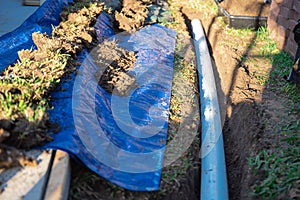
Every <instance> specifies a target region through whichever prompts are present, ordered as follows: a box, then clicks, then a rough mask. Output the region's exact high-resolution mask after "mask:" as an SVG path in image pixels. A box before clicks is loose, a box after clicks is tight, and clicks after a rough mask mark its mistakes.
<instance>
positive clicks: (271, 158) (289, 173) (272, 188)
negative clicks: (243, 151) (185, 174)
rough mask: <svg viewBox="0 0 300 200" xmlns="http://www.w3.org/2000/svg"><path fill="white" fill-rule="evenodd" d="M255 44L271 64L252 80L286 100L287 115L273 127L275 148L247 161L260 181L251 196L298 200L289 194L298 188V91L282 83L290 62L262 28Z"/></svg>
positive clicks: (299, 178) (261, 152)
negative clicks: (277, 137) (269, 69)
mask: <svg viewBox="0 0 300 200" xmlns="http://www.w3.org/2000/svg"><path fill="white" fill-rule="evenodd" d="M256 44H259V45H261V49H260V52H259V53H260V56H262V57H264V58H265V59H268V61H269V62H270V63H272V70H271V71H270V72H269V73H261V74H260V75H257V76H255V78H256V79H257V81H258V82H259V83H260V84H263V85H265V86H266V87H267V88H269V89H270V90H271V91H273V92H274V93H275V94H277V95H278V96H279V98H286V99H287V101H288V103H287V105H286V109H287V110H286V112H287V113H288V115H287V118H285V119H282V122H281V123H280V124H278V125H277V126H278V127H279V133H278V134H279V138H280V139H279V141H278V144H277V145H276V146H277V148H276V149H274V148H270V149H269V148H264V149H263V150H261V151H260V152H259V153H258V154H257V155H255V156H252V157H249V158H248V162H249V165H250V166H251V167H252V169H253V171H254V172H255V173H257V174H259V175H260V177H261V179H260V180H257V181H256V183H255V185H254V187H253V191H252V195H254V196H256V197H259V198H263V199H278V198H279V197H280V196H281V197H284V198H286V199H292V198H293V197H294V198H296V199H300V198H299V195H298V196H293V195H292V194H291V191H294V190H296V189H299V188H300V136H299V133H300V123H299V121H298V120H297V119H295V115H296V116H297V115H298V113H299V111H298V110H297V109H295V107H296V106H297V104H298V103H299V101H300V88H299V85H296V84H294V83H289V82H287V81H286V80H285V79H284V77H286V76H287V75H288V74H289V71H290V70H291V67H292V65H293V60H292V57H291V56H290V55H289V54H288V53H287V52H284V51H279V50H278V49H277V46H276V43H275V42H274V41H273V40H271V39H270V37H269V33H268V31H267V30H266V28H265V27H262V28H260V29H258V31H257V38H256ZM292 114H294V115H292ZM296 118H297V117H296Z"/></svg>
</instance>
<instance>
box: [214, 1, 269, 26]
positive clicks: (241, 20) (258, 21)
mask: <svg viewBox="0 0 300 200" xmlns="http://www.w3.org/2000/svg"><path fill="white" fill-rule="evenodd" d="M215 2H216V4H217V6H218V9H219V15H221V16H225V17H226V20H225V21H226V23H228V25H229V27H232V28H238V29H242V28H253V29H258V28H259V27H261V26H266V25H267V20H268V18H267V17H261V16H242V15H231V14H229V13H228V12H227V11H226V10H225V9H224V8H222V7H221V6H220V5H219V3H218V1H217V0H215Z"/></svg>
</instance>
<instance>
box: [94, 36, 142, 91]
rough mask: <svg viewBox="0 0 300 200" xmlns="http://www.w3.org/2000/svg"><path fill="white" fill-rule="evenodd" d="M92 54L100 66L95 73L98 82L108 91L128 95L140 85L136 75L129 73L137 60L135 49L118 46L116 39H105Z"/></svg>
mask: <svg viewBox="0 0 300 200" xmlns="http://www.w3.org/2000/svg"><path fill="white" fill-rule="evenodd" d="M90 55H91V57H92V58H93V61H94V63H95V64H96V65H97V67H98V70H97V72H96V74H95V77H96V79H97V80H98V84H99V85H100V86H101V87H102V88H103V89H105V90H106V91H107V92H109V93H113V94H115V95H119V96H127V95H128V94H129V92H130V91H131V90H132V89H134V88H137V87H138V85H137V84H136V80H135V77H134V76H133V75H130V74H129V73H128V71H129V70H131V69H133V67H134V63H135V61H136V56H135V54H134V52H133V51H130V52H128V51H126V50H124V49H122V48H120V47H118V46H117V43H116V42H115V41H104V42H102V43H101V44H99V45H98V46H96V47H95V48H94V50H93V51H92V52H91V53H90Z"/></svg>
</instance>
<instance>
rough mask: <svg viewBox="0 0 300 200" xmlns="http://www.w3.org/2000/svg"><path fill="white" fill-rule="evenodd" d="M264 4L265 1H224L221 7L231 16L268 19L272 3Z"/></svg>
mask: <svg viewBox="0 0 300 200" xmlns="http://www.w3.org/2000/svg"><path fill="white" fill-rule="evenodd" d="M264 2H265V0H249V1H243V0H224V1H222V2H221V3H220V4H219V5H220V6H221V7H223V8H224V9H225V10H226V11H227V12H228V13H229V14H231V15H242V16H264V17H267V16H268V15H269V11H270V3H264Z"/></svg>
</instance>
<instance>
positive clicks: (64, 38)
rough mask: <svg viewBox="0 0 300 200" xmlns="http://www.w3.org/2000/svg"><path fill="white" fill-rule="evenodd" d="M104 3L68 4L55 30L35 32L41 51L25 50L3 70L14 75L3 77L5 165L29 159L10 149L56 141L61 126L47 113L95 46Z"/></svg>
mask: <svg viewBox="0 0 300 200" xmlns="http://www.w3.org/2000/svg"><path fill="white" fill-rule="evenodd" d="M92 4H93V6H91V5H92ZM103 6H104V5H103V3H100V2H98V1H92V0H91V1H88V0H85V1H75V2H74V3H72V4H71V5H70V7H68V8H64V10H63V12H62V13H61V16H62V22H61V23H60V24H59V25H58V26H57V27H55V29H54V30H53V32H52V34H51V35H47V34H42V33H33V34H32V39H33V42H34V44H35V45H36V47H37V49H36V50H21V51H19V52H18V55H19V61H18V62H17V63H16V64H15V65H14V66H8V67H7V68H6V69H5V70H4V71H3V72H2V74H1V77H9V78H5V79H1V80H0V101H1V103H0V121H1V123H0V133H1V134H0V140H1V147H2V148H1V151H0V160H1V163H2V165H0V167H12V166H15V165H20V164H21V163H20V162H19V161H18V160H19V158H24V159H25V156H24V154H23V153H22V152H21V151H20V153H14V154H11V153H10V154H8V153H7V151H6V150H7V149H12V148H17V149H30V148H32V147H35V146H40V145H43V144H45V143H46V142H49V141H51V140H52V138H51V137H50V135H51V134H52V133H55V132H56V131H57V130H58V127H57V125H55V124H52V123H51V122H50V120H49V116H48V113H47V110H48V109H49V108H50V105H49V99H50V93H51V92H52V91H53V90H54V89H55V88H56V87H57V85H58V84H59V82H60V80H61V79H62V78H63V77H64V76H67V75H68V74H69V73H71V72H73V71H75V70H76V66H75V59H76V54H77V53H78V52H80V51H81V50H82V49H84V48H86V49H88V48H91V47H92V46H93V45H94V44H93V42H95V41H96V37H95V30H94V28H93V24H94V23H95V22H96V18H97V16H98V15H99V14H100V13H101V12H102V11H103V9H104V8H103ZM70 9H71V10H75V11H76V12H75V13H70ZM6 146H9V147H6ZM15 151H17V150H15ZM13 155H17V156H13Z"/></svg>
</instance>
